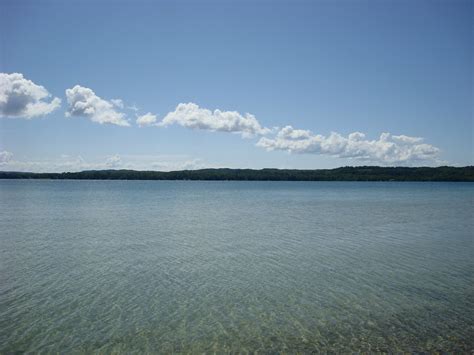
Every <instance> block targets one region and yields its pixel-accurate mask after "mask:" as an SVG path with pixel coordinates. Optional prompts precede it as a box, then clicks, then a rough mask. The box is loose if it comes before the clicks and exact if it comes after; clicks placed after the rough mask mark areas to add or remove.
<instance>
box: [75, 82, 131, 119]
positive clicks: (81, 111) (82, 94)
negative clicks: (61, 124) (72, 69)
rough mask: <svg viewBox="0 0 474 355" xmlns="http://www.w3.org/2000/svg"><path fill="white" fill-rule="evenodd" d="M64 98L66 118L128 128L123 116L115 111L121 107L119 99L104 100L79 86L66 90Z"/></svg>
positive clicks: (121, 103)
mask: <svg viewBox="0 0 474 355" xmlns="http://www.w3.org/2000/svg"><path fill="white" fill-rule="evenodd" d="M66 98H67V103H68V110H67V112H66V116H68V117H71V116H82V117H88V118H89V119H90V120H91V121H93V122H97V123H100V124H114V125H117V126H130V124H129V123H128V121H127V120H126V118H125V114H124V113H122V112H120V111H118V110H117V108H122V107H123V102H122V100H120V99H113V100H110V101H107V100H104V99H102V98H100V97H99V96H97V95H96V94H95V92H94V91H92V90H91V89H89V88H86V87H83V86H80V85H76V86H74V87H73V88H72V89H67V90H66Z"/></svg>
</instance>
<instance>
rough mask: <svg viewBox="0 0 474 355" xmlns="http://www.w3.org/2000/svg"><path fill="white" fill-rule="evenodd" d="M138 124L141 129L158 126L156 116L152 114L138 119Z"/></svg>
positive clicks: (149, 113)
mask: <svg viewBox="0 0 474 355" xmlns="http://www.w3.org/2000/svg"><path fill="white" fill-rule="evenodd" d="M137 124H138V125H139V126H140V127H145V126H155V125H156V115H154V114H152V113H151V112H148V113H146V114H144V115H142V116H138V117H137Z"/></svg>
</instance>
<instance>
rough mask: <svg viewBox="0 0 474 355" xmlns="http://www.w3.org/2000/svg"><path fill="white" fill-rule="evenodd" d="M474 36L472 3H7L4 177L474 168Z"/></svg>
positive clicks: (2, 66) (1, 142)
mask: <svg viewBox="0 0 474 355" xmlns="http://www.w3.org/2000/svg"><path fill="white" fill-rule="evenodd" d="M472 23H473V4H472V2H471V1H458V0H453V1H422V0H415V1H402V0H401V1H362V0H350V1H342V0H341V1H339V0H336V1H298V0H297V1H263V0H260V1H259V0H256V1H230V0H224V1H179V0H178V1H131V0H130V1H123V0H122V1H114V2H113V1H86V0H83V1H67V2H66V1H45V0H40V1H33V0H31V1H24V0H15V1H9V0H4V1H2V2H1V3H0V36H1V37H0V45H1V47H0V72H1V73H3V76H2V79H0V84H1V85H0V116H2V117H0V169H1V170H29V171H66V170H82V169H89V168H91V169H92V168H107V167H110V168H136V169H150V170H172V169H181V168H200V167H239V168H246V167H250V168H263V167H276V168H306V169H315V168H332V167H338V166H343V165H366V164H377V165H441V164H450V165H469V164H473V158H472V157H473V127H472V119H473V32H472ZM13 73H19V74H21V77H19V76H15V77H14V76H13ZM30 83H31V84H30ZM76 85H78V87H76V88H75V89H74V87H75V86H76ZM39 86H43V87H44V88H43V90H45V91H47V93H49V94H50V95H51V96H50V97H44V95H42V94H41V93H44V91H41V89H38V87H39ZM67 89H70V91H69V94H68V93H66V90H67ZM2 90H3V92H2ZM18 90H19V91H18ZM19 92H21V93H20V94H19ZM19 95H20V96H19ZM55 98H58V99H60V100H61V104H58V101H54V100H55ZM112 99H120V100H122V103H119V102H118V101H117V102H116V104H113V102H112V101H110V100H112ZM180 104H182V105H181V106H179V107H180V109H177V107H178V105H180ZM22 105H23V106H22ZM45 105H46V106H45ZM48 105H49V106H48ZM137 108H138V111H137V110H136V109H137ZM216 109H218V110H220V111H218V112H215V111H214V110H216ZM91 112H93V113H91ZM147 113H150V114H151V115H150V116H148V117H149V119H148V120H144V121H141V122H144V124H142V125H141V126H140V125H139V124H138V123H137V122H136V119H137V117H140V116H143V115H145V114H147ZM246 113H248V114H250V115H251V116H249V115H246ZM150 117H151V118H150ZM153 117H154V118H153ZM120 122H121V123H124V122H125V123H126V124H127V125H128V126H125V125H123V124H122V125H120ZM145 123H146V124H145ZM332 132H334V133H332ZM357 132H359V133H357ZM361 133H362V134H361ZM383 133H389V135H382V134H383ZM381 135H382V136H381Z"/></svg>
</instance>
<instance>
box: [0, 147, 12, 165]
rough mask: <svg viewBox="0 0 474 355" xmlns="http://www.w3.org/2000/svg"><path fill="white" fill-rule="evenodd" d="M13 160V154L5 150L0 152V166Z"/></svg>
mask: <svg viewBox="0 0 474 355" xmlns="http://www.w3.org/2000/svg"><path fill="white" fill-rule="evenodd" d="M12 158H13V154H12V153H11V152H7V151H6V150H4V151H2V152H0V165H5V164H8V163H9V162H10V161H11V160H12Z"/></svg>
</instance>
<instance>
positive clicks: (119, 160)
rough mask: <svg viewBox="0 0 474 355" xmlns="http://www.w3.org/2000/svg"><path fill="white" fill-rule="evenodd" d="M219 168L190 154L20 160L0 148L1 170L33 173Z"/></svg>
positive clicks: (69, 156)
mask: <svg viewBox="0 0 474 355" xmlns="http://www.w3.org/2000/svg"><path fill="white" fill-rule="evenodd" d="M204 167H206V168H208V167H217V166H215V165H214V164H209V163H206V162H205V161H203V160H201V159H197V158H192V157H190V156H187V155H162V154H161V155H118V154H115V155H109V156H99V157H93V158H88V159H84V158H83V157H82V156H80V155H77V156H73V155H68V154H61V155H60V156H57V157H49V158H43V159H39V160H38V159H35V160H17V159H14V158H13V154H12V153H10V152H7V151H0V170H1V171H29V172H37V173H41V172H59V173H60V172H65V171H82V170H103V169H133V170H158V171H171V170H184V169H188V170H194V169H202V168H204Z"/></svg>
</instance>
